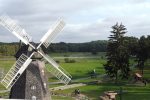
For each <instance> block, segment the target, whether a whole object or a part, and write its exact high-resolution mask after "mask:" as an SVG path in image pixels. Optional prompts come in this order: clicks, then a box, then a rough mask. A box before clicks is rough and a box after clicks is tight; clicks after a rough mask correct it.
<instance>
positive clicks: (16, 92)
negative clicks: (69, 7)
mask: <svg viewBox="0 0 150 100" xmlns="http://www.w3.org/2000/svg"><path fill="white" fill-rule="evenodd" d="M0 24H1V25H2V26H4V27H5V28H6V29H7V30H8V31H10V32H11V33H12V34H14V35H15V36H16V37H17V38H18V39H19V40H21V41H22V42H23V43H24V44H25V45H24V46H22V47H21V48H20V49H19V50H18V52H17V54H18V55H17V56H16V59H17V61H16V62H15V64H14V65H13V66H12V67H11V68H10V70H9V71H8V73H7V74H6V75H5V77H4V78H3V79H2V80H1V83H2V84H3V85H4V86H5V87H6V88H7V89H10V90H11V91H10V98H15V99H16V98H18V99H33V100H36V99H39V100H49V99H50V96H49V92H48V85H47V78H46V75H45V74H44V67H45V64H43V62H42V61H41V58H44V59H45V60H46V61H47V62H48V63H49V64H50V65H51V66H46V69H47V70H48V72H50V73H51V74H52V75H54V76H55V77H56V78H58V79H59V80H60V81H61V82H62V83H64V84H68V83H69V82H70V81H71V75H70V74H69V73H67V72H66V71H65V70H64V69H63V68H61V67H60V66H59V65H58V64H57V63H56V62H55V61H54V60H53V59H52V58H51V57H50V56H48V55H46V54H45V53H44V52H43V51H42V48H41V46H42V45H43V46H44V47H45V48H47V47H48V46H49V45H50V44H51V42H52V40H53V39H54V38H55V37H56V35H57V34H58V33H59V32H60V31H61V30H62V29H63V27H64V25H65V23H64V21H63V20H62V19H61V18H60V19H58V21H57V22H56V23H55V24H54V26H53V27H52V28H50V29H49V30H48V32H47V33H46V34H45V35H44V36H43V37H42V38H41V40H40V43H39V44H38V45H37V44H35V43H33V42H30V41H31V37H30V36H29V35H28V34H27V33H26V31H25V30H24V29H23V28H21V27H20V26H19V25H17V24H16V22H15V21H14V20H12V19H11V18H10V17H9V16H7V15H2V16H0ZM39 55H40V57H39ZM37 58H40V59H37ZM38 84H40V85H38ZM48 96H49V97H48Z"/></svg>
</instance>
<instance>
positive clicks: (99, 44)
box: [0, 40, 108, 56]
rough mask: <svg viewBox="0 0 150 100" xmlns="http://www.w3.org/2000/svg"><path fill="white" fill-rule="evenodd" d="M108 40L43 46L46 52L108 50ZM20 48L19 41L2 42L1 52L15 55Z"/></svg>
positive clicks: (0, 45) (94, 52) (94, 51)
mask: <svg viewBox="0 0 150 100" xmlns="http://www.w3.org/2000/svg"><path fill="white" fill-rule="evenodd" d="M107 43H108V41H107V40H98V41H91V42H85V43H65V42H60V43H52V44H51V45H50V46H49V47H48V48H47V49H46V48H44V47H43V46H42V48H43V50H44V51H45V52H46V53H54V52H56V53H57V52H58V53H61V52H92V53H93V54H96V52H106V47H107ZM18 49H19V43H16V42H15V43H0V54H1V55H5V56H13V55H14V54H15V53H16V52H17V51H18Z"/></svg>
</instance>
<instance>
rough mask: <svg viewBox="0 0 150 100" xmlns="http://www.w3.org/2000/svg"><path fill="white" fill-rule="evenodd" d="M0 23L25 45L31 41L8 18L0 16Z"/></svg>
mask: <svg viewBox="0 0 150 100" xmlns="http://www.w3.org/2000/svg"><path fill="white" fill-rule="evenodd" d="M0 23H1V25H2V26H4V27H5V28H6V29H7V30H9V31H10V32H12V33H13V34H14V35H15V36H16V37H17V38H19V39H20V40H21V41H23V42H24V43H25V44H26V45H27V44H28V43H29V41H30V40H31V37H30V36H29V35H28V34H27V33H26V32H25V30H24V29H22V28H21V27H20V26H19V25H17V24H16V23H15V21H13V20H12V19H11V18H10V17H9V16H7V15H2V16H0Z"/></svg>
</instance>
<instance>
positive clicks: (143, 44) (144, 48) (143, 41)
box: [136, 36, 150, 75]
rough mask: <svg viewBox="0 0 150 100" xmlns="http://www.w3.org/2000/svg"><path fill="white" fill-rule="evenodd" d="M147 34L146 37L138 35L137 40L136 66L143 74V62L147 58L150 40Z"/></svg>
mask: <svg viewBox="0 0 150 100" xmlns="http://www.w3.org/2000/svg"><path fill="white" fill-rule="evenodd" d="M149 39H150V38H149V36H148V37H147V38H146V37H145V36H142V37H140V39H139V42H138V49H137V50H138V51H137V55H136V58H137V62H138V64H137V67H138V68H139V69H140V70H141V74H142V75H143V70H144V63H145V62H146V60H147V59H148V58H149V51H150V49H149V48H150V42H149V41H150V40H149Z"/></svg>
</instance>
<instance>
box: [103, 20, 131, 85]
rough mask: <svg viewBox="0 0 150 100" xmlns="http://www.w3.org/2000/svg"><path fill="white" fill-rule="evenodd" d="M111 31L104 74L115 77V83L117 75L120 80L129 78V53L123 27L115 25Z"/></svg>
mask: <svg viewBox="0 0 150 100" xmlns="http://www.w3.org/2000/svg"><path fill="white" fill-rule="evenodd" d="M112 29H113V30H112V31H111V33H112V35H110V37H109V41H108V45H107V54H106V57H107V63H106V64H105V65H104V67H105V70H106V74H107V75H109V76H110V77H115V82H116V83H117V81H118V74H119V76H120V77H121V78H128V76H129V71H130V70H129V52H128V49H127V47H126V46H125V38H124V34H125V33H126V28H125V26H124V25H122V24H120V25H119V24H118V23H116V25H114V26H112ZM119 72H120V73H119Z"/></svg>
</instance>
